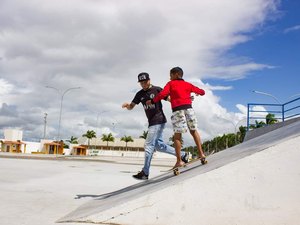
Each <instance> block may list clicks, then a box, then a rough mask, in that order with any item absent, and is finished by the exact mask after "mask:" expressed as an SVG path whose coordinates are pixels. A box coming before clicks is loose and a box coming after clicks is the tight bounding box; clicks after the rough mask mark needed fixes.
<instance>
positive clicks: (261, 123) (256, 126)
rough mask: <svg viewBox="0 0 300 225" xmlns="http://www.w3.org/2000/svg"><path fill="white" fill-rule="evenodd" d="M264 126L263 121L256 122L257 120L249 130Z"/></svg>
mask: <svg viewBox="0 0 300 225" xmlns="http://www.w3.org/2000/svg"><path fill="white" fill-rule="evenodd" d="M265 125H266V123H265V122H263V121H260V122H258V121H257V120H255V125H253V124H252V125H251V126H250V128H251V129H256V128H260V127H264V126H265Z"/></svg>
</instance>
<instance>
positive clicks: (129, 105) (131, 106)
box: [122, 102, 135, 110]
mask: <svg viewBox="0 0 300 225" xmlns="http://www.w3.org/2000/svg"><path fill="white" fill-rule="evenodd" d="M134 106H135V103H133V102H131V103H128V102H125V103H123V105H122V108H126V109H128V110H132V109H133V108H134Z"/></svg>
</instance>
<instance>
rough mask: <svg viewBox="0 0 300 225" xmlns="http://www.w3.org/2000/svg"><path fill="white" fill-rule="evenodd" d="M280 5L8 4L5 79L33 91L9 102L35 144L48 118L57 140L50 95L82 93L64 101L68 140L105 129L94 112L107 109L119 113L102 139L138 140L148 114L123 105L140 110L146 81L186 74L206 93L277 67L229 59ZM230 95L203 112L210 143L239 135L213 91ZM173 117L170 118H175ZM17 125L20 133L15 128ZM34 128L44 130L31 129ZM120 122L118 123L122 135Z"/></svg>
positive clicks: (209, 98)
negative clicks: (175, 70) (208, 83)
mask: <svg viewBox="0 0 300 225" xmlns="http://www.w3.org/2000/svg"><path fill="white" fill-rule="evenodd" d="M276 2H277V1H275V0H274V1H273V0H243V1H240V0H232V1H217V0H203V1H197V0H192V1H189V2H188V3H187V2H184V1H177V2H174V1H171V0H166V1H138V0H129V1H124V2H123V1H116V0H110V1H105V0H103V1H94V0H64V1H61V0H52V1H43V2H41V1H38V0H28V1H26V2H25V1H20V0H2V1H1V2H0V7H1V8H2V9H5V10H2V11H1V12H0V25H1V26H0V27H1V32H0V49H1V50H0V58H1V60H0V74H1V80H2V81H6V80H7V81H8V82H9V84H11V85H13V87H14V89H15V90H23V91H21V93H20V91H18V92H17V93H13V94H10V95H8V96H7V97H6V98H5V99H2V102H3V103H7V104H8V105H10V106H13V107H15V110H16V111H17V112H18V113H19V115H20V114H22V115H23V118H22V120H23V121H24V126H23V127H24V128H27V129H30V132H29V131H28V133H30V135H27V134H28V133H27V131H24V136H25V137H27V138H32V137H33V136H35V137H39V136H41V134H40V133H39V132H40V131H41V130H43V129H41V128H42V127H43V116H44V112H47V113H48V123H47V124H48V127H49V128H48V132H49V136H51V137H54V136H55V135H56V132H57V131H56V130H57V124H58V115H59V106H60V96H59V95H58V94H57V93H56V92H55V91H54V90H50V89H46V88H45V86H46V85H49V86H54V87H57V88H58V89H60V90H61V91H63V90H66V89H68V88H70V87H77V86H81V87H82V88H81V89H80V90H78V91H77V90H76V91H75V90H74V91H72V92H69V93H67V94H66V95H65V96H64V101H63V111H62V112H63V114H62V126H61V130H62V133H63V134H64V136H65V137H66V138H69V137H70V136H71V135H77V136H78V135H80V134H82V131H84V130H86V129H96V128H97V127H96V125H95V123H93V122H95V120H96V116H97V115H96V114H95V113H91V112H100V111H103V110H107V111H109V113H106V114H103V115H102V118H101V122H100V123H99V130H100V131H102V132H107V131H113V129H114V133H116V134H118V135H124V134H126V135H132V136H134V137H137V136H139V135H140V134H141V133H142V131H143V129H144V130H146V129H147V125H146V124H147V121H146V119H145V115H144V112H143V109H142V107H140V106H138V107H137V108H136V109H134V110H133V111H131V112H127V111H124V110H123V109H121V104H122V103H123V102H125V101H131V100H132V98H133V96H134V93H133V92H132V90H136V89H137V88H139V85H138V83H137V78H136V77H137V74H138V73H139V72H141V71H147V72H149V73H150V75H151V78H152V82H153V83H154V84H156V85H160V86H163V85H164V84H165V83H166V82H167V81H168V80H169V69H170V68H171V67H173V66H181V67H182V68H183V69H184V71H185V79H186V80H191V81H195V80H199V83H197V84H199V85H201V84H202V85H203V83H202V82H201V79H204V78H220V79H231V80H232V79H242V78H244V77H246V76H248V75H249V73H250V72H252V71H256V70H262V69H268V68H272V67H271V66H269V65H264V64H260V63H256V62H253V61H252V60H251V59H247V60H246V61H245V60H244V59H245V57H244V56H243V57H242V60H240V58H239V57H240V56H235V57H234V59H230V61H231V62H230V63H229V62H228V61H227V60H226V58H227V56H226V52H227V51H228V50H229V49H230V48H232V47H233V46H235V45H237V44H239V43H243V42H246V41H247V40H249V38H251V37H250V36H248V35H247V34H248V33H250V32H251V31H253V30H254V29H255V28H256V27H257V26H261V24H262V23H263V22H264V21H265V19H266V18H267V17H268V15H269V14H270V13H272V12H274V10H276ZM232 61H234V63H232ZM216 65H218V66H216ZM1 85H3V84H1ZM6 85H7V84H6ZM4 86H5V84H4ZM203 87H204V88H205V85H204V86H203ZM7 88H8V86H7ZM230 89H231V87H208V91H207V93H208V94H207V95H206V96H205V97H203V98H201V100H199V105H196V106H195V107H196V110H197V112H198V114H199V120H200V126H199V127H200V129H201V130H202V132H203V133H204V134H205V135H204V136H205V137H207V138H208V137H211V136H213V135H215V134H218V133H222V132H224V131H226V130H230V129H229V127H230V126H231V127H232V125H227V126H228V127H225V129H224V126H223V124H222V123H221V122H220V121H218V118H219V117H223V116H225V117H226V118H229V119H230V118H231V119H234V120H235V119H236V115H235V114H234V113H231V112H228V111H227V110H226V109H224V108H222V107H221V106H220V105H219V102H218V101H219V99H218V97H217V96H215V95H214V93H213V92H211V90H230ZM10 90H11V89H10ZM6 93H7V91H6ZM196 101H198V100H196ZM165 108H169V107H167V106H165ZM208 112H209V113H208ZM166 114H168V115H167V116H168V117H169V116H170V110H169V109H168V110H166ZM9 121H10V123H11V126H12V127H13V126H14V120H9ZM28 121H30V123H32V124H34V127H38V128H34V127H30V126H26V125H25V124H28ZM113 121H117V122H116V124H117V125H116V126H114V128H113V127H112V123H113ZM15 122H16V126H19V123H17V122H18V121H15ZM78 124H83V126H79V125H78ZM202 125H203V126H202ZM168 126H169V128H168V129H169V130H170V124H168ZM1 128H5V126H1ZM227 128H228V129H227Z"/></svg>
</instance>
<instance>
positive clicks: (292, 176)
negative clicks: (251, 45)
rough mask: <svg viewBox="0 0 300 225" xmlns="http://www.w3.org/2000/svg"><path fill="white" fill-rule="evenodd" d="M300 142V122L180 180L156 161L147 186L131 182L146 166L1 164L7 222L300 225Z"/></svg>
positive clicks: (136, 162)
mask: <svg viewBox="0 0 300 225" xmlns="http://www.w3.org/2000/svg"><path fill="white" fill-rule="evenodd" d="M299 143H300V121H299V122H295V123H293V124H289V125H287V126H284V127H281V128H279V129H277V130H274V131H271V132H268V133H266V134H264V135H262V136H260V137H257V138H254V139H251V140H249V141H247V142H244V143H243V144H241V145H239V146H235V147H233V148H231V149H228V150H225V151H222V152H219V153H217V154H214V155H212V156H210V157H209V163H208V164H207V165H205V166H195V167H193V166H190V167H188V168H187V169H186V171H185V172H184V173H182V174H181V175H180V176H176V177H175V176H173V175H172V174H171V173H163V172H161V171H162V170H166V168H168V166H172V165H173V163H174V161H172V160H170V161H167V160H166V159H164V161H163V162H164V163H163V164H164V165H162V166H159V164H160V163H162V161H156V162H155V163H154V164H155V166H153V167H152V174H151V175H152V176H151V179H150V180H148V181H143V182H140V181H136V180H134V179H132V178H131V175H132V174H133V173H135V172H136V171H137V170H139V169H140V168H141V165H142V159H128V160H126V163H124V158H121V159H111V160H109V159H106V160H104V159H102V160H96V161H92V160H84V159H83V160H79V159H77V160H68V159H64V160H40V159H36V160H32V159H23V160H21V159H15V158H0V198H1V205H0V223H1V224H12V225H15V224H16V225H17V224H18V225H20V224H24V225H27V224H28V225H29V224H30V225H35V224H45V225H54V224H55V222H61V224H70V225H75V224H79V223H87V224H95V223H96V224H122V225H126V224H128V225H129V224H130V225H135V224H139V225H150V224H151V225H154V224H159V225H160V224H164V225H169V224H170V225H176V224H187V225H193V224H195V225H198V224H212V225H218V224H220V225H226V224H228V225H229V224H230V225H231V224H243V225H244V224H246V225H247V224H255V225H257V224H272V225H273V224H275V225H276V224H278V225H279V224H289V225H290V224H291V225H294V224H295V225H296V224H299V222H298V218H299V215H300V194H299V193H300V192H299V186H300V163H299V160H300V151H299V146H300V145H299ZM1 155H2V154H0V157H1ZM128 162H130V163H128ZM67 222H68V223H67Z"/></svg>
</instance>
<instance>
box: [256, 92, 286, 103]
mask: <svg viewBox="0 0 300 225" xmlns="http://www.w3.org/2000/svg"><path fill="white" fill-rule="evenodd" d="M252 92H254V93H256V94H261V95H267V96H270V97H272V98H273V99H275V100H276V102H277V103H279V104H281V102H280V101H279V100H278V98H276V97H275V96H274V95H271V94H269V93H266V92H262V91H255V90H253V91H252Z"/></svg>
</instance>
